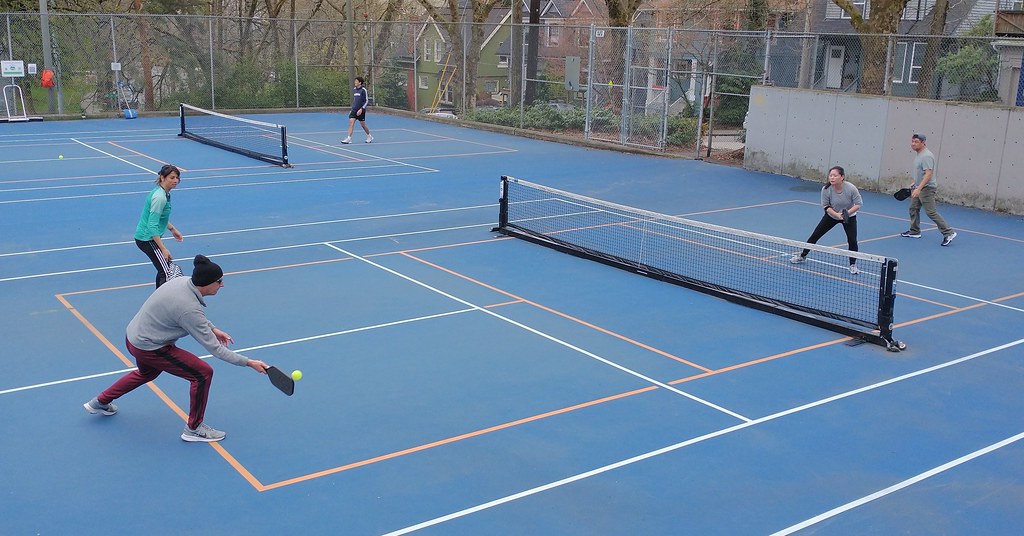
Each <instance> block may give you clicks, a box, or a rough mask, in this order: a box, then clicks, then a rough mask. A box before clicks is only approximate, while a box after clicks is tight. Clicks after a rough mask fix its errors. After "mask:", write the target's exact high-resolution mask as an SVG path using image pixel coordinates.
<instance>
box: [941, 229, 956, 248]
mask: <svg viewBox="0 0 1024 536" xmlns="http://www.w3.org/2000/svg"><path fill="white" fill-rule="evenodd" d="M954 238H956V231H953V232H952V233H949V234H948V235H946V236H944V237H942V243H941V244H939V245H940V246H948V245H949V243H950V242H952V241H953V239H954Z"/></svg>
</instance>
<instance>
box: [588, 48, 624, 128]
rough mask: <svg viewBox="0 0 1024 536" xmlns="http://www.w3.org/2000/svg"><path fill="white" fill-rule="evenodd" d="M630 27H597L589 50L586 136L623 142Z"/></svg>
mask: <svg viewBox="0 0 1024 536" xmlns="http://www.w3.org/2000/svg"><path fill="white" fill-rule="evenodd" d="M628 42H629V30H628V29H627V28H594V29H593V34H592V37H591V50H590V60H591V61H590V68H591V70H590V85H589V87H588V88H587V93H588V106H587V109H588V110H589V116H588V117H587V119H588V120H587V136H588V137H589V138H590V139H594V140H604V141H610V142H615V143H623V142H624V140H625V138H626V134H625V132H624V131H623V128H622V109H623V97H624V95H627V94H628V92H627V91H626V88H627V84H626V83H625V77H626V57H627V54H626V49H627V46H628Z"/></svg>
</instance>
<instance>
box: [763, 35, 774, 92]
mask: <svg viewBox="0 0 1024 536" xmlns="http://www.w3.org/2000/svg"><path fill="white" fill-rule="evenodd" d="M771 57H772V31H771V30H765V32H764V71H763V72H762V73H761V85H763V86H770V85H771V79H772V76H771Z"/></svg>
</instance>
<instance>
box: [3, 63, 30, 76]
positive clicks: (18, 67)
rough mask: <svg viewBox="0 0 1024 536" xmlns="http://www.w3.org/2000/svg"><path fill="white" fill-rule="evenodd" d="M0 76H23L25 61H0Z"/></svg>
mask: <svg viewBox="0 0 1024 536" xmlns="http://www.w3.org/2000/svg"><path fill="white" fill-rule="evenodd" d="M0 76H2V77H4V78H24V77H25V62H24V61H21V60H3V61H0Z"/></svg>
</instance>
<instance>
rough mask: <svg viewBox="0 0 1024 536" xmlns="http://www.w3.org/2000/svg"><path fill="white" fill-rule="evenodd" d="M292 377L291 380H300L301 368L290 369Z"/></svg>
mask: <svg viewBox="0 0 1024 536" xmlns="http://www.w3.org/2000/svg"><path fill="white" fill-rule="evenodd" d="M292 379H293V380H301V379H302V371H301V370H293V371H292Z"/></svg>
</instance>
